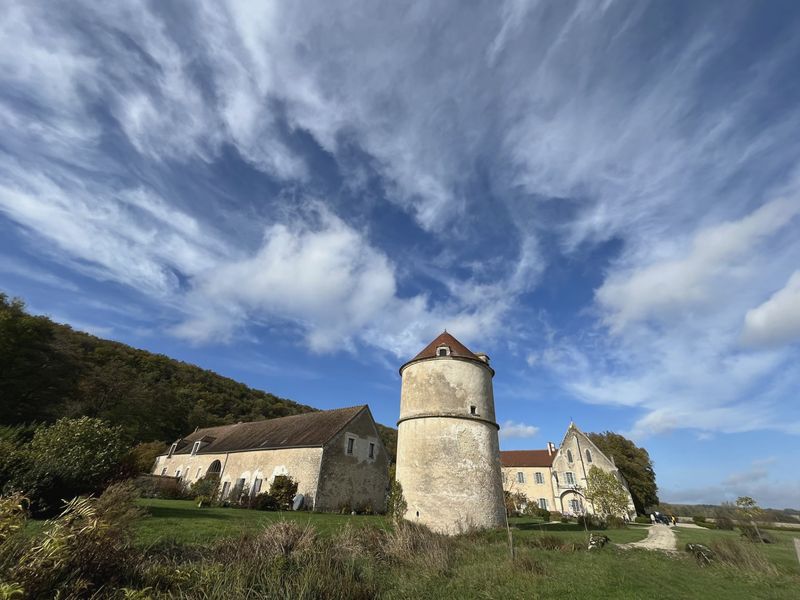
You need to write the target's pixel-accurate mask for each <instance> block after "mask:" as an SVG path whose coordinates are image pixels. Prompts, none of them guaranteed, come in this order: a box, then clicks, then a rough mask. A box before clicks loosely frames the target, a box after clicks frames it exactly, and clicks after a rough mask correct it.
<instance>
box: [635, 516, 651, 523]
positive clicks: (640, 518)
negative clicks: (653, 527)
mask: <svg viewBox="0 0 800 600" xmlns="http://www.w3.org/2000/svg"><path fill="white" fill-rule="evenodd" d="M634 521H635V522H636V523H643V524H645V525H650V523H651V521H650V517H647V516H644V515H637V517H636V518H635V519H634Z"/></svg>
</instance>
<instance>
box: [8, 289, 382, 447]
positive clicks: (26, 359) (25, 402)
mask: <svg viewBox="0 0 800 600" xmlns="http://www.w3.org/2000/svg"><path fill="white" fill-rule="evenodd" d="M314 410H316V409H315V408H313V407H311V406H306V405H303V404H298V403H297V402H293V401H292V400H288V399H286V398H280V397H278V396H275V395H273V394H270V393H268V392H263V391H261V390H256V389H253V388H250V387H248V386H246V385H244V384H242V383H239V382H237V381H234V380H233V379H229V378H227V377H223V376H221V375H218V374H217V373H214V372H213V371H209V370H206V369H201V368H200V367H197V366H195V365H191V364H188V363H185V362H181V361H178V360H175V359H172V358H169V357H167V356H164V355H162V354H153V353H152V352H147V351H145V350H139V349H137V348H132V347H131V346H128V345H125V344H121V343H119V342H113V341H110V340H104V339H101V338H98V337H95V336H93V335H89V334H87V333H83V332H80V331H75V330H74V329H72V328H71V327H69V326H67V325H62V324H59V323H55V322H53V321H51V320H50V319H48V318H47V317H42V316H34V315H30V314H28V313H27V312H26V311H25V306H24V303H23V302H22V301H20V300H16V299H15V300H10V299H9V298H8V296H6V295H5V294H2V293H0V425H27V424H32V423H43V422H44V423H48V422H53V421H55V420H57V419H59V418H61V417H65V416H66V417H76V416H83V415H86V416H90V417H98V418H101V419H104V420H106V421H108V422H110V423H112V424H114V425H119V426H120V427H122V429H123V430H124V432H125V433H126V434H127V436H128V437H129V438H130V440H131V442H134V443H137V442H148V441H156V440H157V441H164V442H167V441H172V440H175V439H177V438H178V437H180V436H181V435H184V434H186V433H187V432H190V431H193V430H194V428H195V427H209V426H213V425H225V424H229V423H236V422H239V421H255V420H259V419H265V418H275V417H283V416H286V415H294V414H299V413H304V412H310V411H314ZM378 428H379V430H380V434H381V438H382V439H383V443H384V445H385V446H386V448H387V450H388V451H389V454H390V455H391V457H392V461H394V458H395V451H396V446H397V431H396V430H395V429H392V428H390V427H385V426H383V425H379V426H378Z"/></svg>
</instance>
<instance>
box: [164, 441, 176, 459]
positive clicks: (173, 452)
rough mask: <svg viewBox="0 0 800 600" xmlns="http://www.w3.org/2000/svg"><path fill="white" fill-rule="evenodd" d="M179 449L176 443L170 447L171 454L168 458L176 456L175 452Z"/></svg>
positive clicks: (168, 454)
mask: <svg viewBox="0 0 800 600" xmlns="http://www.w3.org/2000/svg"><path fill="white" fill-rule="evenodd" d="M177 449H178V442H175V443H174V444H172V446H170V447H169V453H167V458H172V455H173V454H175V450H177Z"/></svg>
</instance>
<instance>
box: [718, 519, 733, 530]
mask: <svg viewBox="0 0 800 600" xmlns="http://www.w3.org/2000/svg"><path fill="white" fill-rule="evenodd" d="M714 524H715V525H716V529H723V530H725V531H733V528H734V523H733V519H731V518H730V517H728V516H726V515H722V516H719V517H717V518H716V520H715V522H714Z"/></svg>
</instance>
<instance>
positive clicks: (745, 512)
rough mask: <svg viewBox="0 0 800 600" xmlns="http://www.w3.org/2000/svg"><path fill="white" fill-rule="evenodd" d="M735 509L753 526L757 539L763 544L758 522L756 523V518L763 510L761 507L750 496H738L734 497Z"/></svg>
mask: <svg viewBox="0 0 800 600" xmlns="http://www.w3.org/2000/svg"><path fill="white" fill-rule="evenodd" d="M736 509H737V511H738V513H739V515H740V516H741V517H742V518H744V519H746V520H748V521H750V523H751V524H752V525H753V527H754V528H755V533H756V537H757V538H758V541H759V542H761V543H762V544H763V543H764V538H763V537H761V532H760V531H759V530H758V524H757V523H756V519H757V518H758V517H760V516H761V514H762V513H763V512H764V511H762V510H761V507H760V506H759V505H758V504H756V501H755V500H753V499H752V498H751V497H750V496H739V497H738V498H737V499H736Z"/></svg>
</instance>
